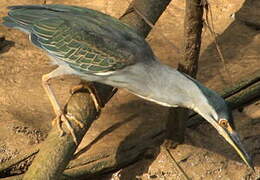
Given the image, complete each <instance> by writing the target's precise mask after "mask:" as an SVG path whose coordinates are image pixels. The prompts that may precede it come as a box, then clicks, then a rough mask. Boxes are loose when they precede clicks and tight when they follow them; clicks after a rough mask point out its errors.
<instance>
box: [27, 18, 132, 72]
mask: <svg viewBox="0 0 260 180" xmlns="http://www.w3.org/2000/svg"><path fill="white" fill-rule="evenodd" d="M31 40H32V42H33V43H34V44H35V45H37V46H40V47H41V48H43V49H44V50H46V51H47V52H48V53H49V54H50V55H52V56H54V57H56V58H58V59H60V60H62V61H65V62H67V63H68V64H69V65H70V66H71V67H72V68H75V69H76V70H79V71H86V72H88V73H102V72H108V71H114V70H117V69H121V68H123V67H125V66H127V65H129V64H132V63H133V62H132V61H129V60H130V59H131V54H127V53H125V54H124V55H122V53H121V54H115V53H110V52H109V48H103V49H102V48H100V47H99V46H102V45H101V43H104V37H99V36H97V34H91V32H86V31H84V30H81V29H77V28H74V27H73V26H71V24H70V23H69V22H66V20H63V19H51V20H44V21H40V22H39V23H37V24H35V25H34V26H33V28H32V36H31ZM103 45H104V46H105V45H106V44H103Z"/></svg>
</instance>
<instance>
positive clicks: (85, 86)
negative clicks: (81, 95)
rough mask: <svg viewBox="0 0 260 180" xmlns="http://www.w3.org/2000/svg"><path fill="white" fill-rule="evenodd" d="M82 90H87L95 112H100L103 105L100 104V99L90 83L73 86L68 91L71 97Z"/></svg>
mask: <svg viewBox="0 0 260 180" xmlns="http://www.w3.org/2000/svg"><path fill="white" fill-rule="evenodd" d="M82 89H87V90H88V92H89V93H90V96H91V98H92V99H93V102H94V105H95V108H96V110H97V112H99V111H100V110H101V108H103V107H104V104H103V103H102V101H101V99H100V98H99V96H98V95H97V94H98V92H97V90H96V88H95V86H94V85H93V84H92V83H91V82H88V83H84V84H79V85H76V86H73V87H72V88H71V89H70V94H71V95H72V94H74V93H76V92H77V91H80V90H82Z"/></svg>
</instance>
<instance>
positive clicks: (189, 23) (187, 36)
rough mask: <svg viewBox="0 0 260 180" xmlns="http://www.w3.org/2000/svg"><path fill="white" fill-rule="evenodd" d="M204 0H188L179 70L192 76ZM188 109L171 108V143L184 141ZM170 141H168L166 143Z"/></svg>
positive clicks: (169, 118) (195, 72) (169, 129)
mask: <svg viewBox="0 0 260 180" xmlns="http://www.w3.org/2000/svg"><path fill="white" fill-rule="evenodd" d="M201 1H202V0H186V8H185V19H184V57H183V59H182V60H181V61H180V62H179V64H178V70H179V71H181V72H184V73H186V74H188V75H190V76H192V77H194V78H195V77H196V74H197V70H198V59H199V54H200V45H201V32H202V27H203V20H202V17H203V5H202V2H201ZM188 111H189V110H187V109H184V108H170V110H169V115H168V122H167V126H166V127H168V129H167V133H166V134H167V135H166V136H167V139H170V140H171V141H173V142H171V141H170V142H171V143H170V144H169V145H170V146H172V145H173V144H172V143H174V144H178V143H183V142H184V133H185V122H186V120H188V114H189V113H188ZM167 143H168V142H166V145H168V144H167Z"/></svg>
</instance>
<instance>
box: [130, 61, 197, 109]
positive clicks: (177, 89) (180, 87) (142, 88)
mask: <svg viewBox="0 0 260 180" xmlns="http://www.w3.org/2000/svg"><path fill="white" fill-rule="evenodd" d="M134 72H135V73H133V74H134V76H133V77H134V78H135V79H134V80H133V81H132V82H130V83H129V84H131V85H130V86H128V88H127V89H128V90H129V91H130V92H132V93H134V94H136V95H138V96H140V97H142V98H144V99H147V100H150V101H153V102H156V103H158V104H161V105H164V106H171V107H174V106H182V107H187V108H191V109H193V108H194V102H195V101H196V99H195V98H193V97H192V96H190V93H191V92H192V89H196V90H197V87H196V84H195V83H193V82H192V81H191V80H190V79H188V78H187V77H186V76H185V75H183V74H182V73H180V72H178V71H177V70H175V69H174V68H172V67H170V66H167V65H164V64H162V63H160V62H158V61H152V62H149V64H142V65H141V66H140V65H139V66H138V67H137V68H136V67H135V70H134Z"/></svg>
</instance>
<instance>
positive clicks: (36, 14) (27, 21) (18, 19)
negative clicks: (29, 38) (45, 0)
mask: <svg viewBox="0 0 260 180" xmlns="http://www.w3.org/2000/svg"><path fill="white" fill-rule="evenodd" d="M8 9H10V11H9V12H8V16H5V17H3V25H5V26H7V27H10V28H16V29H19V30H22V31H24V32H27V33H28V32H31V29H32V25H33V24H35V23H37V22H38V21H41V20H44V19H47V18H50V17H57V11H55V10H54V9H51V8H49V7H48V6H46V5H28V6H10V7H8Z"/></svg>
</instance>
